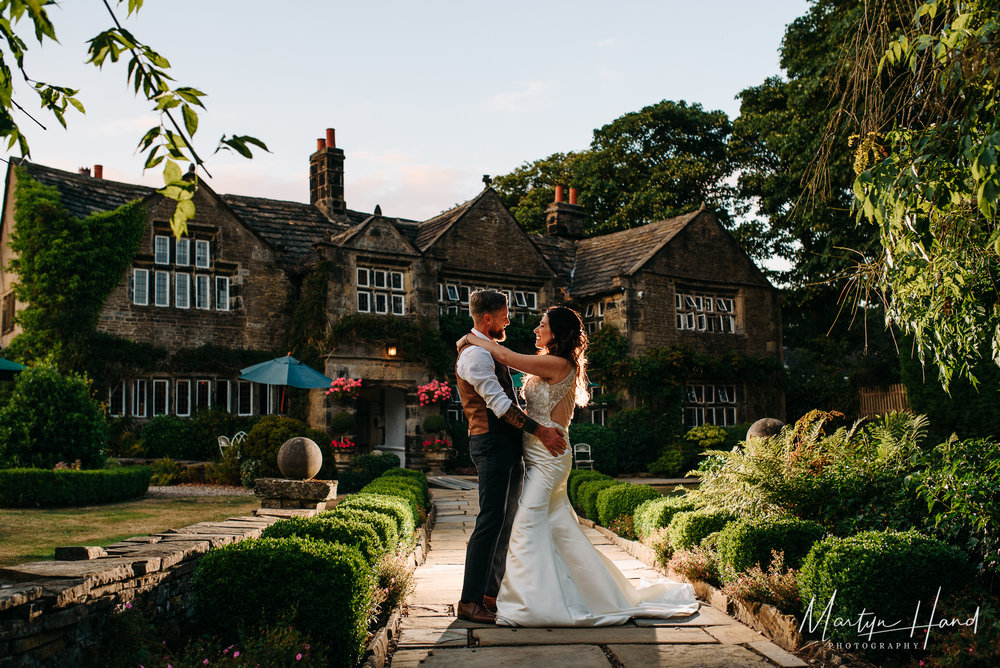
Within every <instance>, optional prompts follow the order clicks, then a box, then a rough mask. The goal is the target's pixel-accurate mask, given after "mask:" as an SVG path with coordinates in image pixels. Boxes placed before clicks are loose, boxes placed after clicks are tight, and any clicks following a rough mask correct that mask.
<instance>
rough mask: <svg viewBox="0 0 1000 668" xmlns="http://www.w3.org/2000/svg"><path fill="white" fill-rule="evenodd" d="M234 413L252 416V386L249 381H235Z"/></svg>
mask: <svg viewBox="0 0 1000 668" xmlns="http://www.w3.org/2000/svg"><path fill="white" fill-rule="evenodd" d="M236 413H237V414H238V415H253V385H252V384H251V383H250V382H249V381H246V380H238V381H236Z"/></svg>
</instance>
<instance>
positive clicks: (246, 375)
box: [240, 353, 333, 410]
mask: <svg viewBox="0 0 1000 668" xmlns="http://www.w3.org/2000/svg"><path fill="white" fill-rule="evenodd" d="M240 380H249V381H250V382H252V383H264V384H266V385H281V386H283V387H282V389H281V407H280V409H279V410H284V407H285V389H284V386H288V385H290V386H291V387H302V388H307V389H309V388H319V387H330V383H332V382H333V381H332V380H331V379H329V378H327V377H326V376H324V375H323V374H321V373H320V372H319V371H316V370H315V369H312V368H311V367H308V366H306V365H305V364H303V363H302V362H300V361H298V360H297V359H295V358H294V357H292V354H291V353H288V354H287V355H286V356H284V357H277V358H275V359H273V360H268V361H266V362H261V363H260V364H254V365H253V366H248V367H247V368H245V369H243V370H242V371H241V372H240Z"/></svg>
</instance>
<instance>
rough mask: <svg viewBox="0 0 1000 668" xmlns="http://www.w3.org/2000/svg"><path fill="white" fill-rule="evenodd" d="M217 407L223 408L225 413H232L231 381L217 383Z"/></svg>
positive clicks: (218, 381)
mask: <svg viewBox="0 0 1000 668" xmlns="http://www.w3.org/2000/svg"><path fill="white" fill-rule="evenodd" d="M215 406H217V407H218V408H221V409H222V410H224V411H230V412H231V411H232V410H233V407H232V406H230V405H229V381H228V380H217V381H215Z"/></svg>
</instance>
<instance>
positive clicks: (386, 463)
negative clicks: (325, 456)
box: [351, 452, 399, 480]
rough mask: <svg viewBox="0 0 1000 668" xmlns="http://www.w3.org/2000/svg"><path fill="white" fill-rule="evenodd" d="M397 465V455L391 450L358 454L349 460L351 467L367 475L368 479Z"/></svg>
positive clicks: (372, 478)
mask: <svg viewBox="0 0 1000 668" xmlns="http://www.w3.org/2000/svg"><path fill="white" fill-rule="evenodd" d="M398 466H399V457H397V456H396V455H394V454H392V453H391V452H383V453H382V454H380V455H360V456H358V457H355V458H354V461H353V462H351V468H352V469H354V470H356V471H361V472H362V473H364V474H365V475H367V476H369V478H368V479H369V480H374V479H375V478H377V477H379V476H380V475H382V474H383V473H385V472H386V471H388V470H389V469H393V468H396V467H398Z"/></svg>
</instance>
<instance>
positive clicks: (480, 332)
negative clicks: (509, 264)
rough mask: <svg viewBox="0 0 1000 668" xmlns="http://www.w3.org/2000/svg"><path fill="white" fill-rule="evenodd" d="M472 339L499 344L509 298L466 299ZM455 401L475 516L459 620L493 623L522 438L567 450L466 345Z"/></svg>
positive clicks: (500, 373)
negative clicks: (472, 470) (470, 468)
mask: <svg viewBox="0 0 1000 668" xmlns="http://www.w3.org/2000/svg"><path fill="white" fill-rule="evenodd" d="M469 311H470V313H471V314H472V323H473V330H472V334H471V336H479V337H482V338H484V339H485V338H489V339H493V340H494V341H503V340H504V338H505V337H506V335H505V333H504V329H505V328H506V327H507V325H509V324H510V319H509V317H508V315H507V297H506V295H504V294H503V293H502V292H495V291H493V290H477V291H476V292H473V293H472V295H471V296H470V297H469ZM456 376H457V377H458V394H459V396H460V397H461V398H462V408H463V410H464V412H465V419H466V420H467V421H468V423H469V453H470V454H471V455H472V460H473V461H474V462H475V464H476V471H477V473H478V474H479V515H478V516H477V517H476V526H475V529H473V531H472V535H471V536H470V537H469V545H468V548H467V549H466V553H465V580H464V582H463V585H462V600H461V601H459V603H458V609H457V611H456V612H457V615H458V618H459V619H464V620H467V621H470V622H479V623H481V624H493V623H494V622H495V621H496V614H495V613H496V596H497V593H498V592H499V591H500V581H501V580H502V579H503V574H504V570H505V568H506V560H507V542H508V541H509V540H510V530H511V527H512V526H513V523H514V514H515V512H517V500H518V497H519V496H520V495H521V484H522V482H523V478H524V464H523V463H522V461H521V432H522V431H526V432H528V433H531V434H534V435H535V436H536V437H537V438H538V439H539V440H540V441H541V442H542V444H543V445H544V446H545V447H546V448H547V449H548V450H549V451H550V452H551V453H552V454H553V455H558V454H561V453H562V452H563V451H565V449H566V442H565V441H564V440H563V437H562V434H561V433H560V432H559V430H557V429H555V428H554V427H545V426H542V425H539V424H538V423H537V422H535V421H534V420H532V419H531V418H530V417H528V416H527V415H525V414H524V411H522V410H521V409H520V407H518V405H517V400H516V399H515V396H514V384H513V382H512V381H511V378H510V371H509V370H508V369H507V367H506V366H504V365H502V364H500V362H498V361H497V360H495V359H494V358H493V356H492V355H490V354H489V353H488V352H486V350H484V349H483V348H480V347H479V346H473V345H469V344H465V345H464V346H463V347H462V348H461V349H460V350H459V353H458V363H457V365H456Z"/></svg>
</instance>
